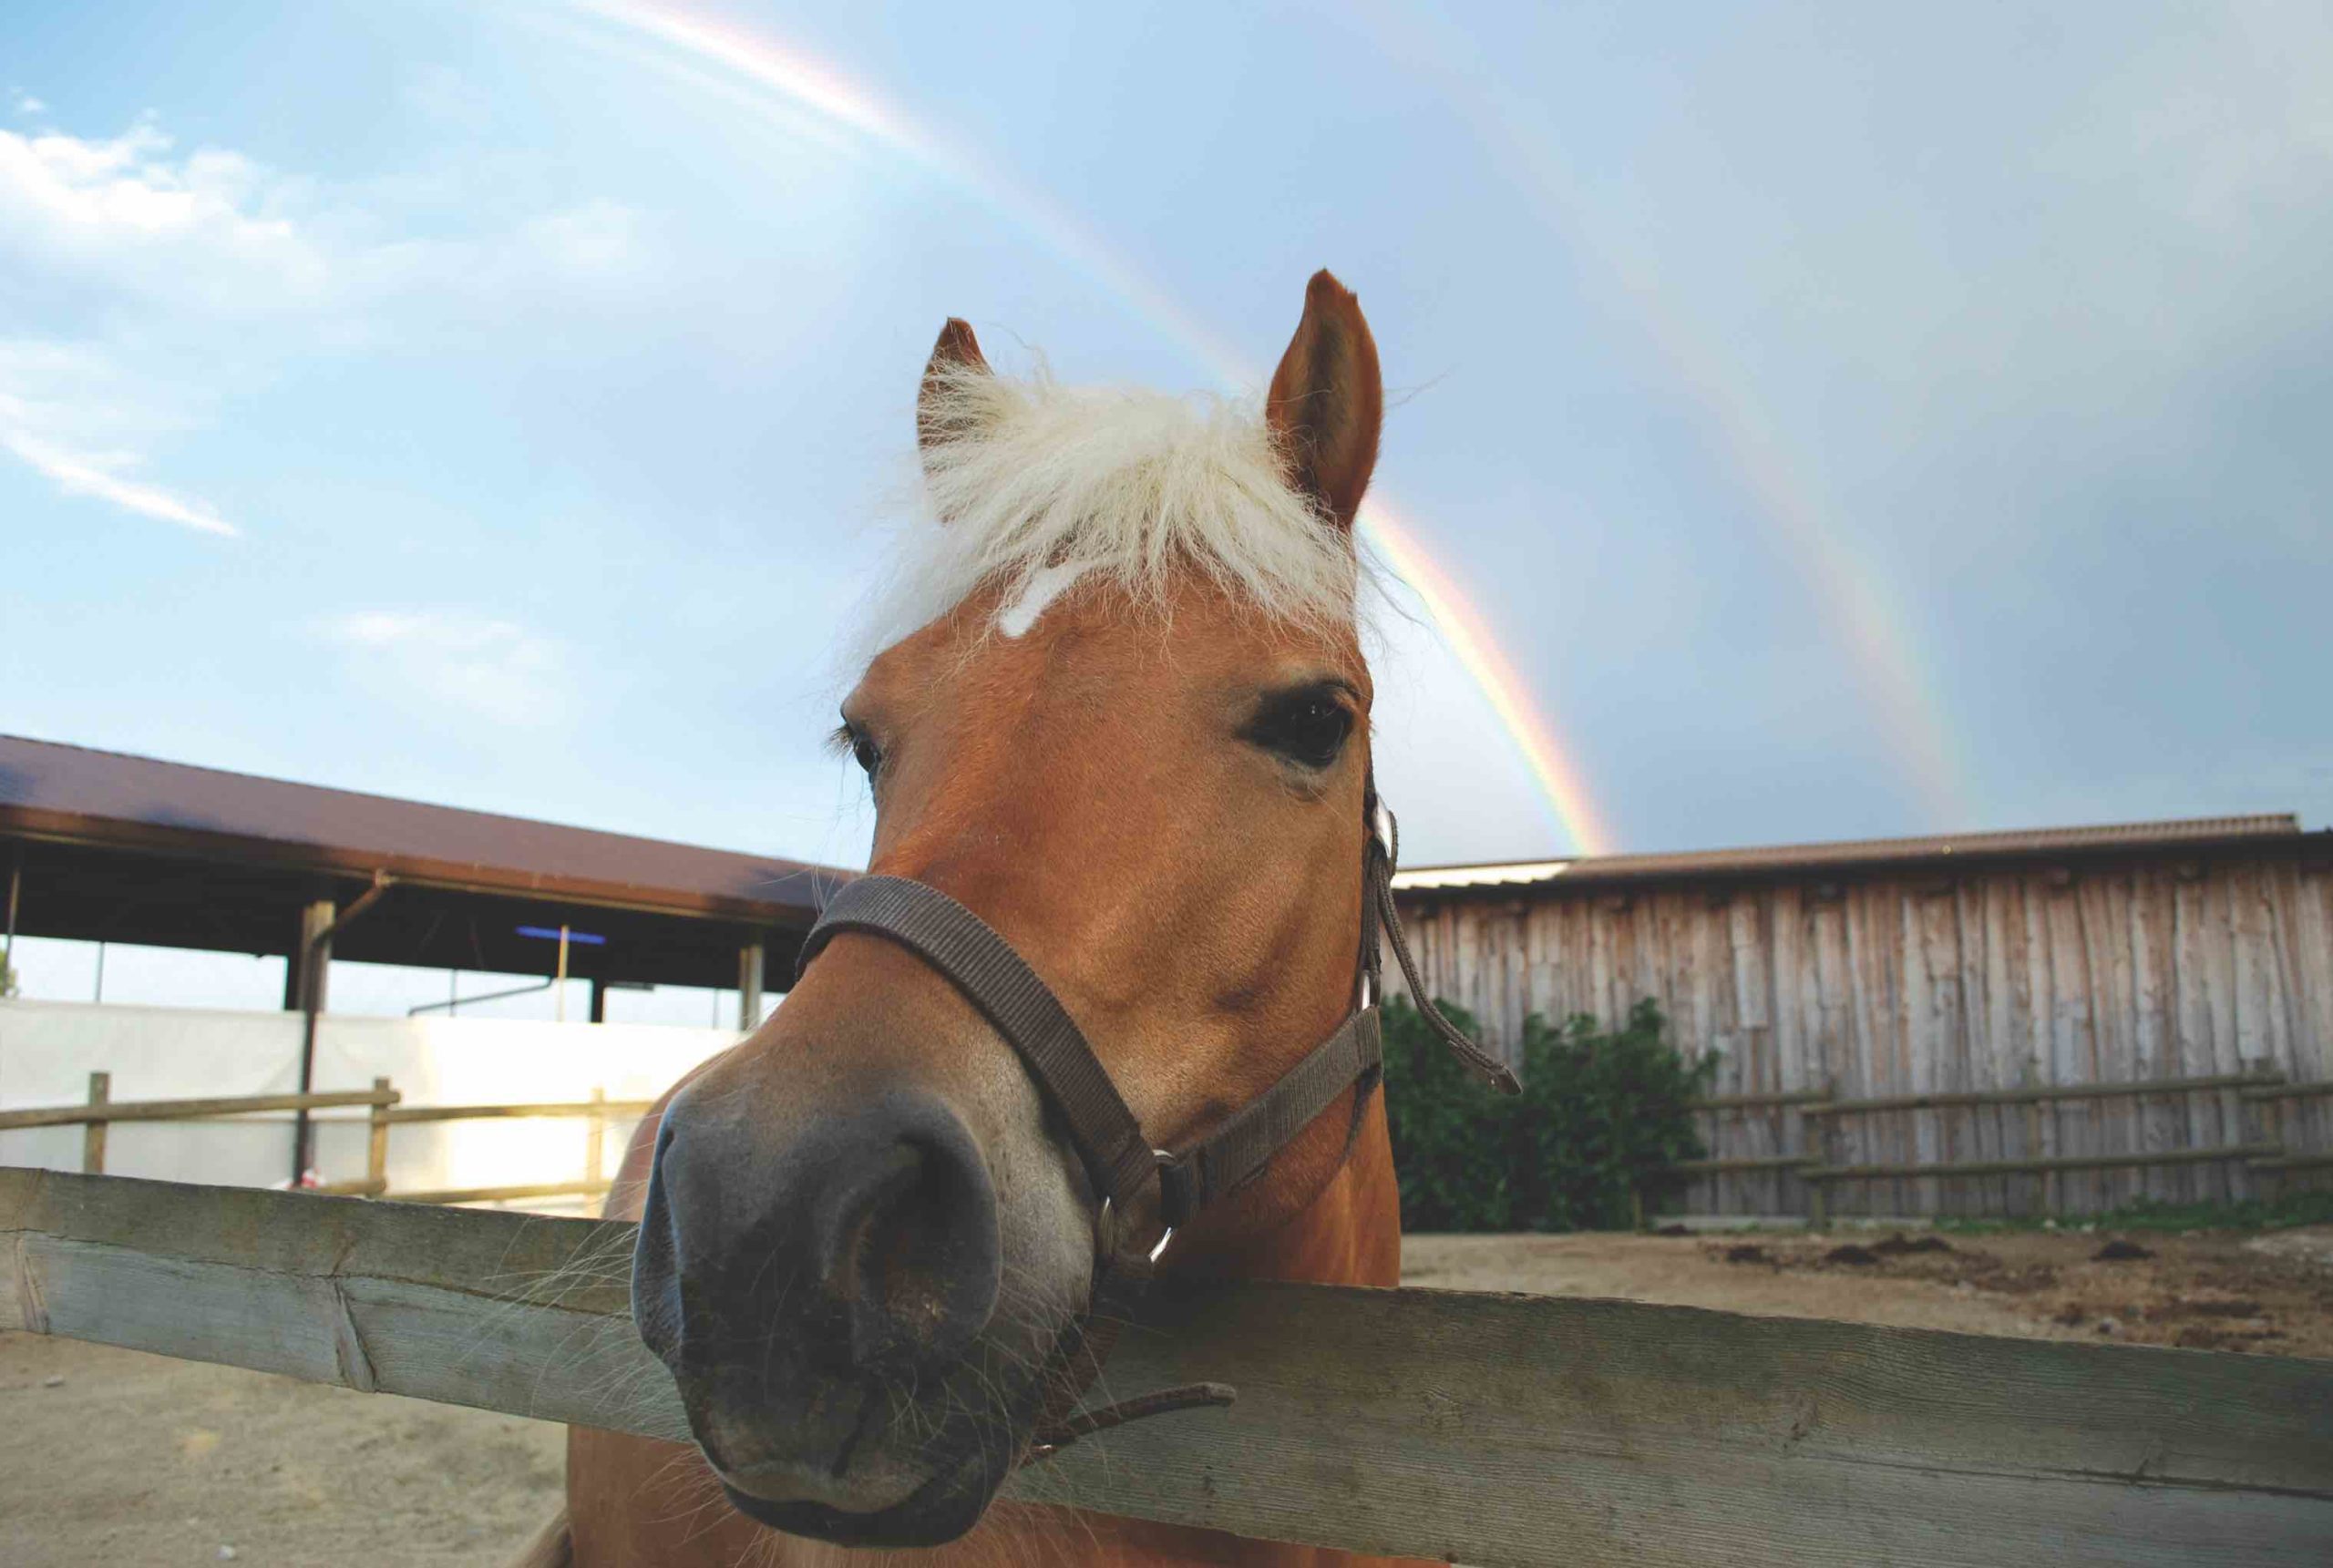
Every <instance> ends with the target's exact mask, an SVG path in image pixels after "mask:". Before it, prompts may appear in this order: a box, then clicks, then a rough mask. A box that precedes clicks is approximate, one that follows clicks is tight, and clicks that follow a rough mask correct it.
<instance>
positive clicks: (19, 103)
mask: <svg viewBox="0 0 2333 1568" xmlns="http://www.w3.org/2000/svg"><path fill="white" fill-rule="evenodd" d="M16 112H17V113H18V114H21V115H36V114H46V113H47V112H48V106H47V105H46V104H45V103H43V102H41V101H40V99H38V98H36V97H33V96H32V94H30V93H18V94H17V95H16Z"/></svg>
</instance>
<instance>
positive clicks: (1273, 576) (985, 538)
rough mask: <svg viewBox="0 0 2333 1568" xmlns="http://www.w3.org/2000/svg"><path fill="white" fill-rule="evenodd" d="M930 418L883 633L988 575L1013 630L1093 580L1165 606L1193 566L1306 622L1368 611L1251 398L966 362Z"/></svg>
mask: <svg viewBox="0 0 2333 1568" xmlns="http://www.w3.org/2000/svg"><path fill="white" fill-rule="evenodd" d="M920 420H921V425H922V428H923V429H924V431H925V432H926V439H925V442H924V445H923V454H922V455H923V470H924V485H923V499H924V510H923V515H922V517H921V518H920V520H919V521H918V522H917V523H916V524H915V525H914V526H913V527H912V528H911V529H910V538H908V539H907V540H906V541H904V545H905V548H902V549H901V550H900V551H899V569H898V573H897V575H896V577H895V578H894V579H892V580H891V582H890V583H889V585H888V587H887V588H886V589H885V590H884V591H883V592H882V593H881V595H880V596H879V599H878V600H877V603H876V605H875V607H874V608H875V613H874V614H873V615H871V616H870V617H869V620H870V622H871V625H870V630H871V631H872V632H873V634H874V635H876V636H878V637H879V638H880V639H882V641H883V642H884V643H889V641H896V640H897V639H898V638H900V637H903V636H905V635H907V634H908V633H909V632H910V631H912V630H915V629H917V628H918V627H920V626H923V625H925V624H927V623H929V622H930V621H932V620H936V619H938V618H939V617H940V616H942V615H945V614H947V613H948V612H949V611H950V610H953V609H954V608H955V607H956V606H958V605H960V604H961V603H962V602H963V601H964V600H966V599H968V598H970V597H971V595H972V594H973V593H974V592H976V591H979V590H982V589H995V590H997V592H998V598H997V601H996V602H997V606H998V614H997V617H996V628H997V629H998V630H1003V631H1004V632H1005V633H1006V634H1007V635H1018V634H1019V633H1020V632H1021V631H1023V630H1026V629H1027V626H1028V623H1029V621H1031V620H1033V619H1034V618H1035V617H1036V616H1037V615H1039V614H1042V613H1043V608H1044V605H1045V604H1046V603H1049V602H1050V601H1051V600H1053V598H1054V597H1055V596H1057V595H1058V594H1060V593H1061V592H1063V591H1064V590H1066V589H1069V588H1070V587H1072V586H1074V585H1080V584H1084V585H1092V586H1099V587H1102V588H1104V589H1106V590H1107V591H1110V592H1114V593H1115V594H1117V595H1118V596H1120V598H1121V599H1123V600H1125V604H1126V606H1127V607H1128V608H1129V609H1130V610H1136V611H1137V612H1151V613H1163V612H1164V611H1165V610H1166V606H1167V603H1168V600H1169V597H1170V593H1171V590H1172V589H1173V586H1174V584H1175V581H1176V579H1177V575H1178V574H1180V573H1183V572H1187V571H1197V572H1198V573H1200V574H1201V575H1202V576H1203V577H1205V578H1206V579H1208V580H1209V581H1211V582H1212V583H1214V584H1215V585H1216V586H1217V587H1218V588H1220V589H1224V590H1225V591H1228V592H1230V593H1233V594H1235V595H1237V596H1238V597H1239V598H1242V599H1244V600H1248V601H1249V602H1250V603H1252V604H1254V605H1255V606H1256V607H1257V608H1258V609H1259V610H1262V611H1263V612H1264V613H1265V614H1267V615H1269V616H1270V617H1272V618H1274V619H1276V620H1283V621H1287V622H1290V623H1291V624H1293V625H1297V626H1307V627H1322V626H1351V625H1352V624H1353V622H1354V620H1355V616H1356V608H1357V607H1356V597H1357V594H1358V592H1359V590H1360V589H1361V587H1362V583H1363V580H1364V579H1365V578H1366V577H1367V575H1368V574H1367V571H1366V569H1365V567H1363V566H1362V564H1361V562H1360V559H1359V557H1358V556H1357V554H1356V552H1355V550H1354V548H1353V545H1352V542H1351V538H1350V536H1349V535H1347V534H1346V533H1345V532H1344V531H1343V530H1341V529H1340V528H1337V527H1336V526H1335V525H1334V524H1333V523H1331V521H1330V520H1328V519H1327V518H1324V517H1323V516H1322V515H1321V512H1320V511H1319V510H1318V509H1317V508H1316V507H1313V505H1312V504H1311V503H1310V501H1308V500H1307V499H1306V498H1305V497H1303V496H1301V495H1300V494H1299V493H1298V492H1297V491H1296V489H1295V488H1294V487H1292V486H1291V485H1290V483H1289V481H1288V478H1287V472H1286V469H1285V468H1284V466H1282V463H1281V460H1280V455H1279V452H1278V451H1277V449H1276V447H1275V446H1274V442H1273V437H1272V433H1271V431H1270V429H1269V426H1268V425H1266V424H1265V422H1264V419H1263V417H1262V415H1261V412H1260V410H1259V408H1257V407H1256V406H1255V405H1253V404H1252V403H1244V402H1235V401H1232V400H1228V399H1225V398H1220V397H1214V396H1208V395H1195V396H1187V397H1176V396H1170V395H1166V394H1162V393H1156V392H1146V391H1140V390H1136V389H1131V388H1123V387H1085V386H1064V385H1062V384H1059V383H1057V382H1055V381H1054V380H1053V378H1052V376H1051V375H1050V374H1047V373H1046V371H1045V368H1044V366H1043V364H1042V363H1041V364H1038V365H1037V367H1036V368H1035V370H1034V372H1033V374H1031V375H1029V376H1028V377H1026V378H1012V377H1007V376H1002V375H997V374H992V373H991V372H989V371H987V370H984V369H982V368H980V367H978V366H973V367H969V368H967V367H961V366H958V367H953V368H951V369H947V370H943V371H941V372H940V373H939V374H938V375H937V376H936V378H935V380H934V381H933V382H932V383H930V384H928V385H927V387H926V389H925V392H924V397H923V401H922V403H921V405H920Z"/></svg>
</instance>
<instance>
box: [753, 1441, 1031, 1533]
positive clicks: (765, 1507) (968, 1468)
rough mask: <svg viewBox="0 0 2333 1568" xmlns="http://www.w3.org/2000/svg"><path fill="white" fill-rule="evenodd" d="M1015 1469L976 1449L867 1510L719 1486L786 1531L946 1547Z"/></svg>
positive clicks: (977, 1516) (759, 1520) (973, 1521)
mask: <svg viewBox="0 0 2333 1568" xmlns="http://www.w3.org/2000/svg"><path fill="white" fill-rule="evenodd" d="M1011 1473H1012V1465H1011V1463H1010V1462H1009V1460H1008V1461H1007V1462H1004V1463H997V1462H995V1456H994V1455H993V1454H992V1452H991V1451H990V1450H986V1449H985V1448H975V1449H974V1450H972V1451H971V1453H969V1454H966V1455H965V1456H964V1457H963V1458H962V1459H961V1460H959V1461H958V1462H957V1463H956V1464H955V1465H954V1466H953V1467H952V1468H950V1469H947V1470H943V1471H939V1472H938V1473H936V1474H934V1475H932V1476H931V1477H930V1479H929V1480H927V1481H924V1482H923V1484H922V1485H920V1486H919V1487H917V1488H916V1490H915V1491H912V1492H911V1493H910V1494H909V1495H908V1496H907V1497H906V1498H904V1499H902V1500H901V1501H899V1502H895V1503H893V1504H891V1505H890V1506H889V1507H888V1508H881V1509H877V1510H874V1511H873V1512H863V1513H862V1512H853V1511H852V1510H849V1509H846V1508H838V1507H835V1506H834V1505H832V1504H830V1503H825V1502H816V1501H807V1500H795V1501H772V1500H770V1499H768V1498H762V1497H755V1495H753V1494H752V1493H751V1492H748V1491H741V1490H740V1489H738V1488H737V1487H735V1486H734V1485H732V1484H730V1483H729V1482H728V1481H723V1482H722V1483H721V1490H722V1491H724V1492H725V1493H726V1494H727V1495H728V1498H729V1501H730V1504H731V1506H733V1507H734V1508H735V1509H736V1510H737V1512H740V1513H742V1514H744V1515H745V1517H746V1518H748V1519H750V1520H752V1521H754V1522H755V1523H757V1524H765V1525H767V1526H768V1527H769V1528H770V1529H772V1530H776V1531H781V1532H784V1533H786V1534H787V1535H801V1536H808V1537H810V1538H812V1539H815V1540H818V1541H824V1542H829V1543H831V1544H833V1545H836V1546H872V1547H902V1546H944V1545H946V1544H947V1543H948V1542H951V1541H954V1540H957V1539H959V1538H960V1537H961V1536H962V1535H964V1534H965V1533H966V1532H968V1531H970V1530H971V1528H972V1526H974V1525H975V1524H978V1523H979V1522H981V1515H982V1514H983V1513H985V1512H988V1505H989V1502H990V1501H991V1500H992V1499H993V1498H994V1497H995V1496H996V1490H997V1488H998V1487H1000V1486H1002V1485H1003V1484H1004V1478H1005V1477H1006V1476H1007V1475H1009V1474H1011Z"/></svg>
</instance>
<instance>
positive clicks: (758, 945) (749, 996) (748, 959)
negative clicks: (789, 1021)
mask: <svg viewBox="0 0 2333 1568" xmlns="http://www.w3.org/2000/svg"><path fill="white" fill-rule="evenodd" d="M764 954H765V949H764V948H763V945H762V939H761V938H759V937H756V938H754V939H753V940H752V941H750V942H748V943H746V944H745V946H744V947H742V948H738V949H737V1028H738V1029H739V1030H744V1031H747V1032H750V1031H751V1030H755V1029H756V1028H758V1027H759V1026H760V1024H761V1021H762V959H763V958H764Z"/></svg>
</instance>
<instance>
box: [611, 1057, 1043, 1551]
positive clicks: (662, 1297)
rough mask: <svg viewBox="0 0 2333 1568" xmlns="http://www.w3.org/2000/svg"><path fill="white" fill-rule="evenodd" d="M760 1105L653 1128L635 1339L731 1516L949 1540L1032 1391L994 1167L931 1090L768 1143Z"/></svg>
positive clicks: (700, 1108)
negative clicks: (1012, 1308) (678, 1407)
mask: <svg viewBox="0 0 2333 1568" xmlns="http://www.w3.org/2000/svg"><path fill="white" fill-rule="evenodd" d="M766 1099H767V1096H766V1094H759V1093H754V1092H751V1091H745V1092H741V1091H739V1090H738V1089H737V1088H736V1087H735V1086H734V1085H725V1084H723V1083H722V1082H720V1081H718V1080H717V1079H715V1078H710V1077H709V1078H708V1079H706V1080H703V1081H699V1082H698V1083H696V1084H693V1085H692V1086H691V1087H690V1089H689V1090H687V1091H683V1093H682V1094H681V1095H679V1096H677V1097H676V1098H675V1099H674V1101H673V1103H672V1105H671V1106H670V1107H668V1109H667V1110H666V1112H665V1116H664V1120H663V1125H662V1127H661V1128H660V1130H659V1133H658V1140H657V1146H656V1155H655V1163H654V1167H653V1177H652V1179H651V1183H650V1186H649V1192H648V1198H647V1204H646V1208H645V1212H644V1213H643V1214H642V1222H641V1227H640V1234H639V1240H638V1243H637V1246H636V1251H635V1255H634V1259H633V1268H632V1305H633V1316H634V1317H635V1320H636V1321H637V1323H638V1326H639V1329H640V1333H641V1336H642V1338H643V1339H644V1340H645V1341H646V1342H647V1344H648V1347H649V1348H650V1349H651V1350H653V1351H654V1352H655V1354H656V1356H657V1357H658V1358H659V1359H660V1360H662V1361H663V1364H664V1365H665V1367H666V1368H668V1369H669V1370H670V1371H671V1373H672V1375H673V1382H674V1383H675V1385H676V1386H677V1387H678V1389H679V1390H680V1393H681V1397H682V1400H683V1406H684V1407H685V1409H686V1410H687V1412H688V1418H689V1422H690V1427H691V1430H693V1432H694V1435H695V1437H696V1440H697V1442H698V1445H699V1446H700V1447H701V1448H702V1449H703V1450H704V1455H705V1457H706V1459H707V1460H709V1461H710V1462H711V1464H712V1466H713V1468H714V1472H715V1474H716V1475H717V1476H718V1477H719V1479H720V1480H721V1481H722V1483H723V1485H724V1487H725V1489H726V1490H727V1491H728V1494H729V1497H730V1500H731V1501H732V1502H734V1503H735V1505H736V1506H737V1507H738V1508H739V1510H740V1511H741V1512H745V1513H746V1514H748V1515H749V1516H751V1517H753V1518H755V1519H756V1520H758V1521H760V1522H763V1523H766V1524H769V1525H771V1526H773V1527H775V1528H777V1529H781V1530H784V1531H786V1532H790V1533H796V1534H805V1535H812V1536H817V1537H819V1538H821V1539H825V1540H827V1541H832V1542H837V1543H839V1544H849V1545H891V1546H906V1545H930V1544H935V1543H938V1542H945V1541H948V1540H952V1539H954V1538H955V1537H956V1536H958V1535H961V1533H963V1532H965V1531H966V1530H969V1529H970V1528H971V1526H972V1524H973V1523H975V1522H977V1521H978V1520H979V1518H980V1515H981V1513H982V1511H983V1510H984V1509H985V1508H986V1506H987V1504H988V1501H989V1500H990V1498H991V1497H992V1496H993V1495H994V1492H995V1491H996V1488H997V1487H998V1486H1000V1485H1001V1484H1002V1481H1003V1479H1004V1477H1005V1476H1006V1475H1007V1474H1008V1473H1010V1471H1011V1469H1012V1460H1013V1458H1014V1456H1015V1445H1016V1442H1019V1441H1025V1438H1026V1431H1027V1429H1028V1426H1029V1424H1030V1423H1031V1422H1032V1421H1033V1419H1034V1413H1035V1409H1036V1407H1037V1404H1038V1402H1039V1398H1040V1396H1041V1394H1042V1391H1043V1390H1042V1389H1041V1388H1040V1387H1039V1386H1038V1379H1036V1378H1032V1377H1031V1376H1030V1375H1029V1373H1028V1370H1027V1368H1028V1367H1029V1365H1030V1363H1031V1362H1032V1361H1033V1360H1041V1359H1042V1358H1041V1357H1037V1358H1033V1357H1032V1356H1031V1355H1030V1353H1029V1348H1028V1347H1027V1345H1026V1344H1025V1343H1024V1342H1023V1337H1024V1333H1025V1330H1024V1328H1023V1325H1021V1324H1020V1323H1019V1322H1018V1321H1017V1320H1014V1318H1013V1315H1012V1314H1006V1315H1004V1317H1003V1319H1002V1320H1001V1319H1000V1315H999V1311H998V1305H999V1298H1000V1295H1001V1292H1002V1281H1003V1276H1004V1248H1003V1242H1002V1227H1001V1225H1000V1221H999V1213H998V1195H997V1190H996V1185H995V1182H994V1179H993V1177H992V1173H991V1167H990V1162H989V1160H988V1159H987V1158H986V1156H985V1154H984V1153H983V1150H982V1146H981V1143H980V1142H979V1141H978V1140H977V1139H976V1138H975V1136H974V1135H973V1133H972V1132H971V1129H970V1128H969V1127H967V1126H966V1124H965V1122H964V1121H963V1120H962V1119H961V1117H960V1116H959V1115H958V1114H957V1113H956V1112H955V1111H954V1110H953V1109H951V1106H950V1105H949V1104H948V1103H947V1102H945V1101H944V1100H943V1099H941V1098H940V1096H939V1095H937V1094H935V1093H932V1092H930V1091H924V1090H918V1089H906V1088H901V1089H894V1090H892V1091H890V1092H888V1093H885V1094H882V1095H879V1096H878V1097H875V1098H873V1099H871V1100H861V1101H858V1102H855V1103H851V1104H849V1105H848V1107H847V1108H838V1109H837V1110H836V1111H834V1112H832V1113H828V1114H819V1113H816V1112H813V1113H810V1114H807V1115H797V1116H795V1117H792V1118H787V1119H785V1120H786V1125H784V1126H781V1127H779V1128H776V1129H774V1128H773V1126H772V1124H771V1120H770V1118H769V1117H768V1116H767V1115H766V1114H757V1113H755V1107H756V1106H760V1105H766ZM1016 1434H1018V1435H1017V1436H1016Z"/></svg>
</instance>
